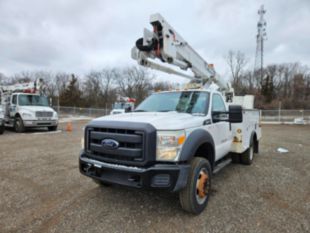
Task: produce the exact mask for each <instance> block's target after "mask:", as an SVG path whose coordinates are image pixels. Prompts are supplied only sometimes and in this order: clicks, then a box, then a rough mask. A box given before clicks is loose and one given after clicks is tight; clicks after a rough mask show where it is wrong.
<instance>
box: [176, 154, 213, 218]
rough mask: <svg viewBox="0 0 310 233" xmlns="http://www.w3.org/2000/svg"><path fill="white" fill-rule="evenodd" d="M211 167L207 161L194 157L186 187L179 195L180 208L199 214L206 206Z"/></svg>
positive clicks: (209, 187)
mask: <svg viewBox="0 0 310 233" xmlns="http://www.w3.org/2000/svg"><path fill="white" fill-rule="evenodd" d="M211 175H212V171H211V166H210V163H209V161H208V160H206V159H204V158H201V157H195V158H194V159H193V160H192V162H191V167H190V172H189V176H188V179H187V185H186V187H185V188H184V189H183V190H181V192H180V193H179V198H180V203H181V206H182V208H183V209H184V210H185V211H187V212H190V213H193V214H200V213H201V212H202V211H203V210H204V209H205V207H206V206H207V203H208V200H209V196H210V190H211Z"/></svg>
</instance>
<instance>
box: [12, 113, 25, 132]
mask: <svg viewBox="0 0 310 233" xmlns="http://www.w3.org/2000/svg"><path fill="white" fill-rule="evenodd" d="M14 129H15V132H16V133H23V132H25V126H24V122H23V120H22V118H20V117H16V118H15V122H14Z"/></svg>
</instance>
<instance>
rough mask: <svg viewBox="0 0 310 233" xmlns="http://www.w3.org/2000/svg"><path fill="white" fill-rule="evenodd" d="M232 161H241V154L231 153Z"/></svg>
mask: <svg viewBox="0 0 310 233" xmlns="http://www.w3.org/2000/svg"><path fill="white" fill-rule="evenodd" d="M230 156H231V161H232V163H240V154H237V153H230Z"/></svg>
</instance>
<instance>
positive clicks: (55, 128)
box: [47, 125, 57, 131]
mask: <svg viewBox="0 0 310 233" xmlns="http://www.w3.org/2000/svg"><path fill="white" fill-rule="evenodd" d="M47 128H48V131H56V130H57V125H56V126H49V127H47Z"/></svg>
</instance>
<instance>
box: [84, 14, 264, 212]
mask: <svg viewBox="0 0 310 233" xmlns="http://www.w3.org/2000/svg"><path fill="white" fill-rule="evenodd" d="M151 24H152V25H153V29H154V30H153V32H148V31H146V30H145V32H144V37H143V38H141V39H139V40H138V41H137V43H136V46H135V47H134V48H133V50H132V55H133V58H134V59H136V60H137V61H138V63H139V64H141V65H143V66H146V67H151V68H153V69H157V70H161V71H164V72H166V73H173V74H178V75H181V76H183V77H187V78H189V79H191V80H193V81H194V82H192V83H190V85H189V86H188V87H187V88H185V89H183V90H174V91H167V92H158V93H154V94H152V95H151V96H149V97H148V98H146V99H145V100H144V101H143V102H142V103H141V104H140V105H139V106H138V107H137V108H136V109H135V111H134V112H133V113H128V114H118V115H110V116H105V117H100V118H97V119H94V120H92V121H91V122H89V123H88V124H87V125H86V127H85V135H84V142H83V145H82V146H83V149H82V151H81V154H80V158H79V167H80V172H81V173H82V174H83V175H86V176H88V177H90V178H92V179H93V180H94V181H95V182H96V183H98V184H100V185H103V186H109V185H112V184H118V185H125V186H128V187H134V188H150V189H163V190H167V191H171V192H178V193H179V199H180V203H181V206H182V207H183V209H184V210H186V211H188V212H190V213H194V214H199V213H201V212H202V211H203V210H204V208H205V207H206V205H207V203H208V199H209V197H210V190H211V181H212V174H214V173H216V172H218V171H219V170H220V169H221V168H223V167H224V166H225V165H227V164H228V163H230V162H231V161H232V160H233V161H234V162H241V163H242V164H246V165H250V164H251V163H252V162H253V155H254V153H257V152H258V149H259V140H260V138H261V128H260V119H259V111H258V110H254V109H253V101H254V98H252V97H251V96H244V97H235V96H234V93H233V89H232V88H231V87H230V85H226V84H224V82H223V81H222V80H221V79H220V78H219V77H218V76H217V75H216V73H215V70H214V67H213V66H212V65H210V64H208V63H207V62H205V61H204V60H203V59H202V58H201V57H200V56H199V55H198V53H197V52H196V51H194V50H193V49H192V48H191V47H190V46H189V45H188V43H187V42H186V41H184V40H183V38H182V37H180V36H179V34H177V33H176V32H175V30H174V29H173V28H172V27H171V26H170V25H169V24H168V23H167V21H166V20H164V19H163V17H162V16H160V15H159V14H155V15H152V16H151ZM151 59H159V61H161V62H166V63H169V64H170V65H173V66H177V67H180V68H181V69H184V70H186V69H191V70H192V71H193V73H194V76H193V77H191V76H189V75H188V74H184V73H181V71H178V70H174V69H172V68H167V66H163V65H162V64H158V63H155V62H154V61H152V60H151ZM197 81H200V85H199V83H198V84H197ZM193 86H195V88H192V87H193ZM234 99H235V100H238V103H241V104H242V105H236V104H235V103H234ZM249 108H250V109H249Z"/></svg>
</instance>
